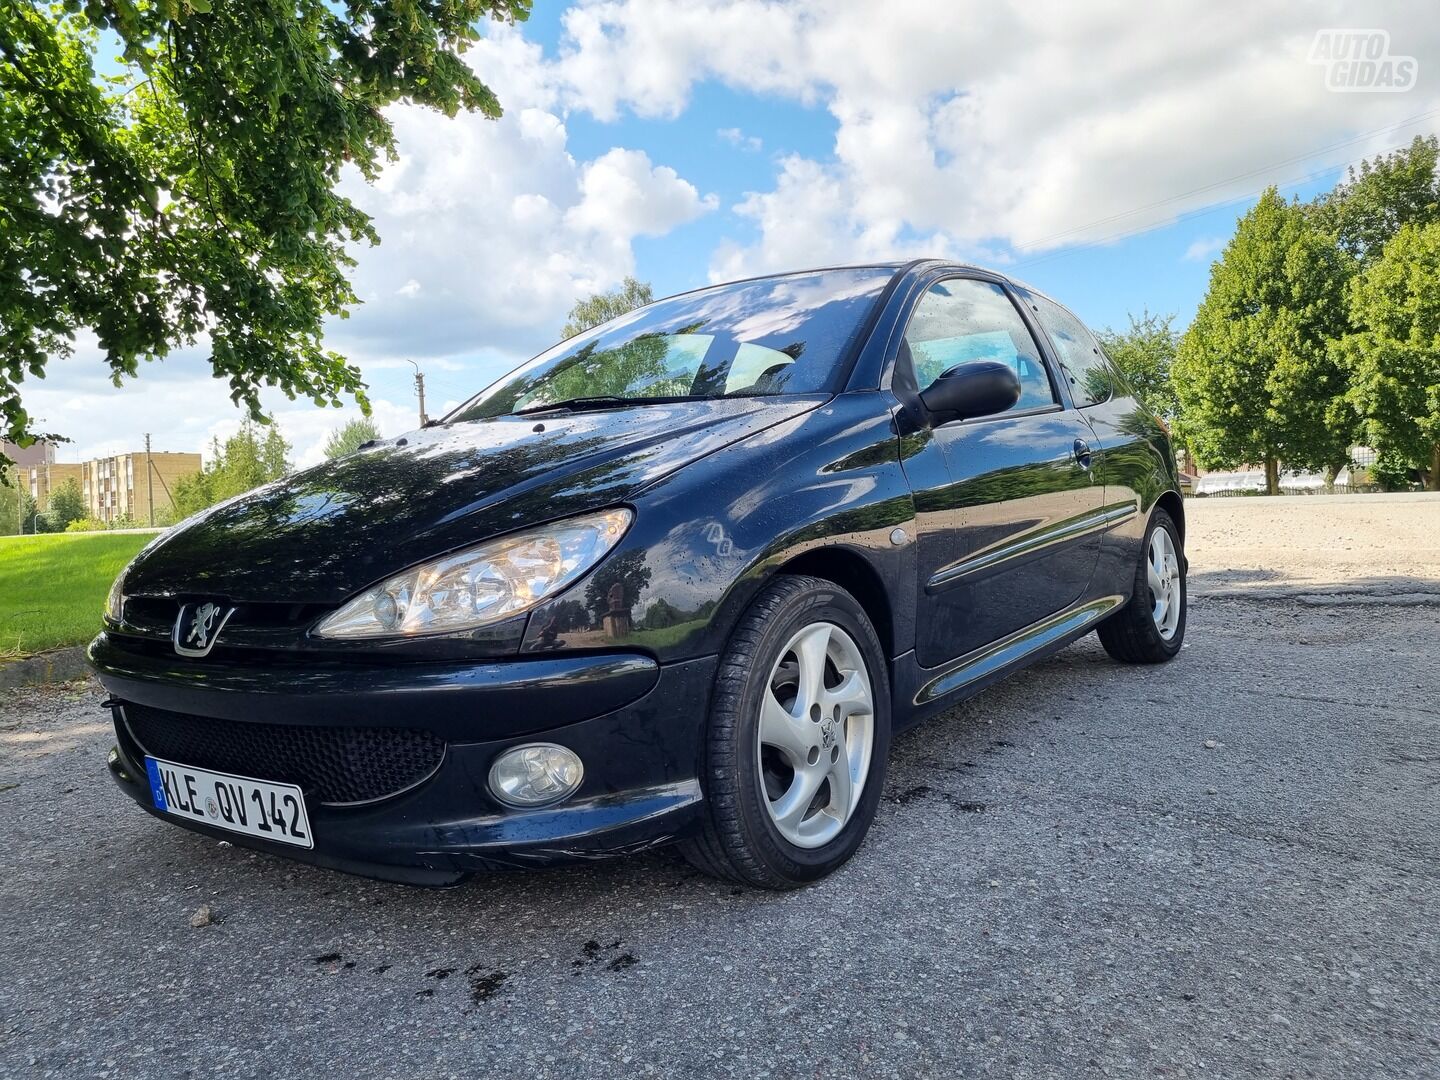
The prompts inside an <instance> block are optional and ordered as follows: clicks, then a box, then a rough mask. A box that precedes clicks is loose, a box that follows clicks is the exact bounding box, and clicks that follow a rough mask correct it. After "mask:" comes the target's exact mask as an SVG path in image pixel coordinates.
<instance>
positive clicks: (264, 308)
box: [0, 0, 530, 445]
mask: <svg viewBox="0 0 1440 1080" xmlns="http://www.w3.org/2000/svg"><path fill="white" fill-rule="evenodd" d="M529 6H530V0H435V2H415V0H341V2H337V3H330V2H327V0H289V2H288V3H282V4H269V3H257V2H254V0H249V2H245V0H234V2H227V3H224V4H220V3H213V2H212V0H63V3H57V4H53V5H52V4H50V3H42V2H40V0H0V430H3V433H4V435H5V437H7V438H9V439H12V440H14V441H16V442H18V443H20V444H21V445H28V444H29V442H30V441H31V439H32V437H33V436H34V434H36V433H34V432H32V431H31V421H30V418H29V416H28V415H27V414H26V412H25V410H24V409H23V408H22V406H21V403H20V394H19V386H20V383H21V382H22V380H23V379H25V378H26V377H27V376H29V377H33V378H39V377H43V375H44V371H45V365H46V362H47V360H48V359H49V358H50V357H51V356H55V355H66V354H68V353H69V352H70V351H71V350H72V349H73V344H74V340H75V337H76V335H77V333H78V332H80V331H81V330H85V329H88V330H90V331H92V332H93V333H94V334H95V336H96V338H97V339H98V342H99V347H100V349H101V350H102V351H103V353H104V355H105V363H106V364H107V365H108V367H109V369H110V374H111V376H112V378H113V379H114V381H115V383H116V384H117V385H119V384H120V383H121V382H122V381H123V380H124V379H126V378H129V377H133V376H135V375H136V374H137V372H138V368H139V363H140V361H142V360H147V361H148V360H152V359H155V358H158V357H163V356H165V355H166V354H167V353H168V352H170V350H171V349H173V348H176V347H178V346H182V345H189V344H193V343H196V342H199V341H203V342H205V343H207V344H208V348H209V350H210V360H211V364H212V365H213V367H214V370H215V374H216V376H217V377H220V378H224V379H226V380H228V382H229V384H230V391H231V396H232V398H233V399H234V400H235V401H236V402H237V403H239V404H242V405H244V406H245V407H246V408H247V409H248V410H249V412H250V414H251V415H252V416H255V417H259V416H260V412H261V410H260V399H259V393H260V388H261V387H262V386H267V385H268V386H276V387H279V388H280V389H281V390H282V391H284V392H285V393H286V394H287V395H289V396H290V397H291V398H295V397H299V396H303V397H308V398H311V399H313V400H314V401H315V402H316V403H317V404H320V405H326V404H330V405H339V404H341V398H342V396H345V395H348V396H353V397H354V398H355V399H356V400H358V401H359V402H360V403H361V406H362V408H368V405H367V403H366V399H365V394H364V384H363V383H362V381H361V378H360V372H359V371H358V369H356V368H355V367H354V366H352V365H350V364H348V363H346V361H345V359H344V358H343V357H341V356H340V355H339V354H337V353H335V352H333V351H330V350H327V349H325V348H324V347H323V345H322V343H321V334H322V323H323V320H324V319H325V318H326V317H327V316H334V315H338V316H341V317H343V316H344V315H345V314H346V311H347V309H348V308H349V307H350V306H352V305H353V304H355V303H356V302H357V298H356V296H355V293H354V292H353V290H352V289H351V287H350V283H349V281H348V280H347V277H346V274H347V271H348V270H349V269H350V267H352V266H353V265H354V262H353V260H352V259H351V257H350V256H349V255H348V254H347V252H346V245H347V244H350V243H354V242H359V241H367V242H370V243H375V242H376V241H377V240H378V237H377V236H376V234H375V231H374V229H373V228H372V227H371V223H370V219H369V218H368V217H367V216H366V215H365V214H364V213H362V212H361V211H360V210H359V208H357V207H356V206H355V205H354V204H353V203H352V202H351V201H350V200H349V199H347V198H344V197H343V196H341V195H339V194H337V193H336V191H335V187H336V184H337V183H338V181H339V179H340V175H341V170H342V168H343V167H344V166H345V165H346V164H347V163H349V164H351V165H353V166H354V167H355V168H356V169H358V171H359V172H360V174H361V175H362V176H363V177H365V178H366V179H367V180H373V179H374V178H375V177H376V175H377V174H378V172H379V170H380V168H381V165H382V164H383V162H384V161H385V160H386V159H388V158H393V157H394V139H393V133H392V131H391V126H390V122H389V121H388V120H387V119H386V118H385V116H384V115H383V113H382V112H381V109H382V108H383V107H384V106H385V105H388V104H390V103H392V102H395V101H399V100H402V99H403V100H407V101H412V102H416V103H419V104H421V105H426V106H429V107H431V108H435V109H438V110H439V111H441V112H443V113H445V114H446V115H452V116H453V115H454V114H455V113H456V112H458V111H459V110H461V109H466V110H474V111H479V112H481V113H483V114H484V115H486V116H492V117H494V116H498V115H500V106H499V103H498V102H497V101H496V99H495V96H494V95H493V94H492V93H491V92H490V90H489V89H488V88H487V87H486V86H485V85H484V84H483V83H481V82H480V80H479V79H478V78H476V76H475V74H474V73H473V72H472V71H471V70H470V68H469V67H468V66H467V65H466V64H465V62H464V60H463V59H462V58H461V56H460V53H461V52H462V51H463V50H464V49H465V48H466V47H467V46H468V45H469V44H470V43H471V42H472V41H474V40H475V39H476V38H477V37H478V31H477V30H476V28H475V27H476V24H477V23H478V22H479V21H480V20H481V19H483V18H486V17H493V18H498V19H505V20H514V19H523V18H525V17H526V16H527V15H528V13H529ZM115 39H118V41H119V45H120V47H121V49H122V55H121V57H120V63H121V64H122V65H123V74H120V75H118V76H108V75H106V76H101V75H99V74H97V71H96V67H95V59H96V55H97V52H98V51H99V50H100V49H102V48H109V47H110V43H111V42H112V41H114V40H115Z"/></svg>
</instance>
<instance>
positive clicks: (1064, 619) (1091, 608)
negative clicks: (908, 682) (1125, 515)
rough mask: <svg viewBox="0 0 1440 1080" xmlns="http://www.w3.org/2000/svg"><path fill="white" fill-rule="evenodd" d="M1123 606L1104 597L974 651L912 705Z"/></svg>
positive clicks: (919, 693)
mask: <svg viewBox="0 0 1440 1080" xmlns="http://www.w3.org/2000/svg"><path fill="white" fill-rule="evenodd" d="M1124 602H1125V598H1124V597H1123V596H1118V595H1116V596H1106V597H1102V598H1101V599H1099V600H1092V601H1090V602H1089V603H1088V604H1082V605H1080V606H1079V607H1073V608H1070V609H1068V610H1066V611H1062V612H1060V614H1058V615H1051V616H1050V617H1049V618H1048V619H1042V620H1041V621H1040V622H1038V623H1035V624H1034V625H1033V626H1028V627H1026V628H1025V629H1024V630H1018V631H1016V632H1015V633H1013V634H1011V635H1010V636H1009V637H1007V638H1002V639H1000V640H999V641H997V642H995V643H994V644H993V645H987V646H985V647H984V648H983V649H977V650H976V651H975V652H972V653H970V654H969V655H968V656H964V657H961V658H960V660H959V661H957V662H956V663H955V665H954V666H952V667H951V668H949V669H948V670H946V671H944V672H942V673H941V674H939V675H937V676H935V678H933V679H931V680H930V681H929V682H927V683H926V684H925V685H923V686H922V687H920V689H919V690H918V691H916V693H915V704H916V705H925V704H928V703H930V702H932V701H934V700H935V699H937V698H942V697H944V696H945V695H946V694H951V693H954V692H955V691H956V690H959V689H960V688H961V687H964V686H968V685H969V684H970V683H973V682H976V681H978V680H980V679H983V678H985V677H986V676H989V675H993V674H995V673H996V672H999V671H1002V670H1004V669H1005V668H1008V667H1010V666H1012V665H1014V664H1017V663H1019V662H1020V661H1021V660H1024V659H1025V657H1027V656H1029V655H1030V654H1031V653H1033V652H1036V651H1038V650H1040V649H1043V648H1045V647H1046V646H1047V645H1053V644H1054V643H1055V642H1057V641H1059V640H1061V639H1062V638H1065V637H1068V636H1069V635H1071V634H1073V633H1075V632H1076V631H1077V630H1081V629H1083V628H1084V627H1086V626H1089V625H1090V624H1091V623H1093V622H1095V621H1096V620H1097V619H1099V618H1100V617H1101V616H1103V615H1107V614H1109V613H1110V612H1111V611H1113V610H1114V609H1115V608H1117V607H1119V606H1120V605H1121V604H1123V603H1124Z"/></svg>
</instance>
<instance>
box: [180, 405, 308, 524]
mask: <svg viewBox="0 0 1440 1080" xmlns="http://www.w3.org/2000/svg"><path fill="white" fill-rule="evenodd" d="M260 431H261V429H260V427H259V425H258V424H256V423H254V422H253V421H250V420H246V421H245V422H243V423H242V424H241V425H240V430H239V431H238V432H236V433H235V434H234V435H232V436H231V437H230V438H228V439H226V440H225V444H224V446H221V445H220V443H219V441H218V440H216V441H215V442H214V443H212V444H211V451H210V461H209V463H208V464H207V465H206V466H205V468H204V469H203V470H202V471H201V472H199V473H197V474H196V475H194V476H186V477H182V478H181V479H180V480H178V481H176V484H175V506H176V509H177V510H178V512H179V513H180V514H181V515H182V516H185V517H189V516H190V515H191V514H194V513H198V512H199V511H201V510H203V509H205V508H206V507H207V506H213V505H214V504H215V503H217V502H221V501H223V500H225V499H230V498H233V497H234V496H236V495H243V494H244V493H245V492H247V491H251V490H253V489H254V488H257V487H259V486H260V485H261V484H268V483H269V482H270V481H272V480H279V479H280V478H281V477H282V476H284V475H285V474H286V473H288V472H289V471H290V469H291V465H290V460H289V455H290V444H289V443H288V442H286V441H285V439H284V437H282V436H281V434H280V432H279V431H278V430H277V429H276V428H273V427H272V428H269V429H268V430H267V431H266V432H265V434H264V436H263V437H262V435H261V433H260Z"/></svg>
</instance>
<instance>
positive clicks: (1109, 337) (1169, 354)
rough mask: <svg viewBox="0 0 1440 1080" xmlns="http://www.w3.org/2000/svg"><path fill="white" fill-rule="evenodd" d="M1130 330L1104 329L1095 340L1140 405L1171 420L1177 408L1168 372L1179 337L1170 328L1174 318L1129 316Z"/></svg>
mask: <svg viewBox="0 0 1440 1080" xmlns="http://www.w3.org/2000/svg"><path fill="white" fill-rule="evenodd" d="M1129 319H1130V329H1128V330H1126V331H1124V332H1121V331H1118V330H1112V329H1111V328H1110V327H1108V326H1107V327H1106V328H1105V329H1104V330H1101V331H1100V333H1099V334H1097V335H1096V336H1097V337H1098V338H1099V339H1100V345H1101V347H1102V348H1104V350H1105V354H1106V355H1107V356H1109V357H1110V359H1111V360H1112V361H1113V362H1114V364H1115V366H1116V367H1117V368H1119V369H1120V374H1121V375H1123V376H1124V377H1125V381H1126V382H1127V383H1129V384H1130V388H1131V389H1132V390H1134V391H1135V393H1136V395H1137V396H1138V397H1139V398H1140V401H1141V402H1142V403H1143V404H1144V405H1145V407H1146V408H1148V409H1149V410H1150V411H1151V412H1153V413H1155V414H1156V415H1157V416H1163V417H1167V418H1169V417H1173V416H1174V415H1175V413H1176V410H1177V409H1178V407H1179V403H1178V402H1177V401H1176V399H1175V386H1174V384H1173V383H1172V382H1171V380H1170V368H1171V366H1172V365H1173V364H1174V363H1175V350H1176V348H1177V346H1178V345H1179V342H1180V335H1179V334H1178V333H1176V332H1175V330H1174V329H1173V328H1172V326H1171V324H1172V323H1173V322H1174V321H1175V316H1174V315H1152V314H1150V312H1149V311H1146V312H1145V313H1144V314H1143V315H1141V316H1140V318H1138V319H1137V318H1136V317H1135V316H1134V315H1133V314H1132V315H1130V316H1129Z"/></svg>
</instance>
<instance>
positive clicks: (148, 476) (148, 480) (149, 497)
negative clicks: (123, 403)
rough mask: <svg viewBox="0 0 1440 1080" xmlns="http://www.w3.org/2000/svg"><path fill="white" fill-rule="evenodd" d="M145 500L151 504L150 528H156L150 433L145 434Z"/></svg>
mask: <svg viewBox="0 0 1440 1080" xmlns="http://www.w3.org/2000/svg"><path fill="white" fill-rule="evenodd" d="M145 500H146V502H148V503H149V504H150V527H151V528H152V529H153V528H154V527H155V466H154V465H152V464H151V462H150V433H149V432H148V431H147V432H146V433H145Z"/></svg>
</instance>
